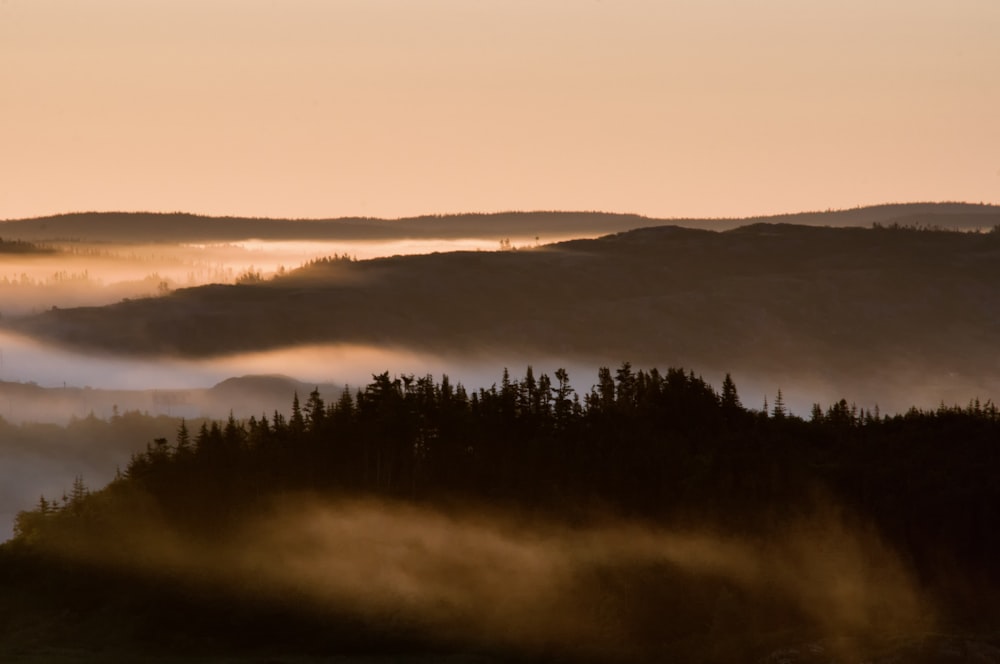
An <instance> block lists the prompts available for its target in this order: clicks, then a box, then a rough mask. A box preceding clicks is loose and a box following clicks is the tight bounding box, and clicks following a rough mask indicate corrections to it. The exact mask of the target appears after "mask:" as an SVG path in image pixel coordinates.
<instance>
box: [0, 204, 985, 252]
mask: <svg viewBox="0 0 1000 664" xmlns="http://www.w3.org/2000/svg"><path fill="white" fill-rule="evenodd" d="M755 221H759V222H766V223H795V224H801V225H809V226H869V225H871V224H872V223H882V224H886V225H890V224H893V223H896V224H899V225H917V226H930V227H940V228H947V229H953V230H976V229H984V228H985V229H988V228H992V227H993V226H995V225H997V224H1000V206H995V205H981V204H980V205H975V204H968V203H905V204H892V205H877V206H871V207H862V208H856V209H853V210H828V211H826V212H802V213H795V214H785V215H771V216H765V217H747V218H732V219H683V218H679V219H656V218H649V217H644V216H641V215H637V214H614V213H606V212H556V211H537V212H500V213H494V214H453V215H426V216H420V217H410V218H403V219H376V218H361V217H345V218H339V219H265V218H253V217H207V216H200V215H193V214H185V213H180V212H176V213H151V212H79V213H71V214H61V215H54V216H48V217H37V218H32V219H13V220H6V221H0V231H2V234H3V235H5V236H8V237H13V238H19V239H22V240H48V241H57V240H58V241H92V242H93V241H100V242H118V243H144V242H226V241H237V240H246V239H249V238H258V239H271V240H291V239H297V240H350V239H369V240H372V239H385V240H389V239H404V238H405V239H414V238H427V239H449V238H451V239H455V238H467V237H482V236H490V235H495V236H497V238H498V239H500V238H504V237H508V236H512V235H519V236H524V237H533V236H539V237H541V238H542V239H544V238H545V237H546V236H552V235H560V236H565V235H572V234H581V235H582V234H588V235H594V234H606V233H613V232H619V231H625V230H631V229H634V228H642V227H647V226H660V225H663V224H672V225H676V226H683V227H685V228H702V229H708V230H718V231H724V230H730V229H732V228H736V227H738V226H742V225H746V224H747V223H749V222H755Z"/></svg>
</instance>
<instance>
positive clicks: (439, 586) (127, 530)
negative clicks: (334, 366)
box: [0, 362, 1000, 661]
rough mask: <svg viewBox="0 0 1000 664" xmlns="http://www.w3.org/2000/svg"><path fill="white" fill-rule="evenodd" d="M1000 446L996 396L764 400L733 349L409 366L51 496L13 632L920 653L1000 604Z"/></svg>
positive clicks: (74, 641)
mask: <svg viewBox="0 0 1000 664" xmlns="http://www.w3.org/2000/svg"><path fill="white" fill-rule="evenodd" d="M998 444H1000V410H998V408H997V406H996V405H995V404H993V403H992V402H985V403H981V402H979V401H978V400H973V401H971V402H970V403H968V404H967V405H963V406H945V405H943V404H942V405H941V406H940V407H939V408H937V409H931V410H921V409H917V408H912V409H910V410H909V411H906V412H902V413H898V414H892V415H887V414H882V413H880V412H878V411H877V410H874V411H873V410H867V409H863V408H861V409H859V408H857V407H856V406H853V405H852V404H850V403H849V402H847V401H846V400H840V401H838V402H836V403H833V404H829V405H820V404H816V405H814V407H813V408H812V412H811V414H810V416H809V417H808V418H802V417H798V416H796V415H793V414H792V413H790V412H789V411H788V409H787V407H786V405H785V403H784V397H783V396H782V394H781V393H780V392H779V393H778V396H777V397H776V398H775V399H774V401H773V403H772V404H770V405H767V404H765V406H764V407H763V408H759V409H755V408H749V407H746V406H745V405H743V404H742V403H741V399H740V396H739V393H738V390H737V387H736V385H735V384H734V382H733V380H732V379H731V378H730V377H729V376H728V375H727V376H726V380H725V381H724V382H723V384H722V386H721V390H718V391H717V390H716V389H714V388H713V387H712V386H711V385H710V384H709V383H707V382H706V381H705V380H703V379H702V378H701V377H700V376H697V375H696V374H695V373H693V372H691V371H687V370H684V369H681V368H670V369H667V370H666V371H664V372H661V371H659V370H657V369H655V368H649V369H643V368H635V367H633V366H632V365H631V364H630V363H628V362H625V363H623V364H621V365H620V366H619V367H617V368H616V369H613V370H612V369H610V368H608V367H603V368H601V369H600V370H599V371H598V374H597V377H596V382H594V384H593V385H592V386H591V387H590V388H589V389H584V390H580V391H578V390H576V389H575V388H574V387H573V386H572V384H571V382H570V378H569V376H568V374H567V372H566V371H565V370H562V369H560V370H557V371H556V372H555V373H554V374H553V375H552V376H549V375H547V374H540V375H535V374H534V372H533V370H532V368H531V367H528V368H527V370H526V371H525V372H524V375H523V376H519V377H514V376H512V375H511V374H510V373H509V372H508V371H507V370H504V371H503V374H502V376H501V377H500V380H499V382H498V383H496V384H494V385H492V386H491V387H490V388H480V389H478V390H466V388H464V387H463V386H462V385H461V384H452V383H451V382H450V380H449V379H448V377H447V376H442V377H441V378H440V379H435V378H434V377H432V376H430V375H425V376H414V375H392V374H390V373H389V372H384V373H381V374H376V375H373V376H372V381H371V382H370V383H369V384H368V385H366V386H364V387H363V388H360V389H356V390H354V391H352V390H350V389H345V390H344V391H343V393H342V394H341V395H340V396H339V398H337V399H335V400H331V402H329V403H327V402H325V401H324V399H323V398H322V397H321V395H320V393H319V391H318V390H314V391H313V392H312V393H310V394H308V395H302V398H301V400H300V398H299V396H298V395H296V396H295V398H294V400H293V403H292V404H291V410H290V411H289V412H287V413H282V412H278V411H275V412H273V413H262V414H261V415H260V416H254V417H250V418H247V419H237V418H234V417H229V418H228V419H227V420H222V421H212V422H208V421H205V422H203V423H202V424H200V425H198V426H197V427H191V428H189V427H188V425H187V424H186V423H183V422H182V424H181V425H180V426H179V428H178V430H177V432H176V436H175V437H174V438H173V439H172V440H171V439H167V438H156V439H154V440H151V441H148V444H147V445H146V448H145V451H143V452H141V453H136V454H135V455H134V456H133V457H132V459H131V461H130V462H129V463H128V464H127V466H126V467H124V468H121V469H119V472H118V473H117V476H116V477H115V479H114V480H113V481H112V482H111V483H110V484H108V485H107V486H106V487H103V488H100V489H91V488H89V487H87V485H86V483H85V481H84V479H83V478H81V477H78V478H77V480H76V481H75V482H74V484H73V486H72V489H71V490H70V491H68V492H67V493H66V495H62V496H42V497H41V498H40V499H39V501H38V504H37V506H36V507H35V509H32V510H28V511H24V512H22V513H20V514H19V515H18V517H17V520H16V526H15V537H14V538H13V539H12V540H11V541H9V542H7V543H5V544H3V545H2V547H0V580H2V588H3V591H2V597H0V619H2V620H0V629H3V630H4V634H3V635H2V636H0V642H3V643H5V644H7V645H6V646H5V647H7V648H8V649H9V650H10V652H14V653H15V654H16V652H17V651H18V650H17V649H18V648H24V649H30V648H32V647H33V646H36V645H37V644H38V643H39V642H44V643H45V644H48V646H47V647H51V644H53V643H57V644H62V645H67V646H71V647H80V644H83V647H84V648H90V649H92V651H93V652H95V653H97V654H101V653H103V655H104V656H109V653H115V652H128V651H129V648H136V647H138V648H141V649H142V651H143V652H150V651H156V652H165V653H181V654H187V655H190V654H192V653H212V652H227V653H228V652H234V651H239V652H257V653H259V652H269V653H284V654H285V655H288V654H289V653H292V654H306V655H310V656H320V655H323V656H329V655H332V654H344V653H353V654H355V655H358V654H363V655H366V656H368V655H372V654H377V655H385V656H389V655H391V654H392V653H401V652H406V653H413V652H424V653H428V654H435V653H436V654H438V655H441V654H442V653H452V654H453V653H465V654H469V653H472V654H474V655H476V656H477V657H482V658H484V659H486V660H487V661H492V659H493V658H496V659H498V660H508V661H509V660H512V659H523V660H525V661H529V660H530V661H536V660H546V661H552V660H566V661H651V660H652V659H660V660H661V661H664V660H667V661H670V660H673V661H753V660H760V659H761V658H764V657H766V656H768V653H773V652H776V649H778V648H780V647H781V646H784V645H788V644H789V643H802V642H806V641H810V640H813V641H814V642H816V643H823V644H829V643H833V642H834V641H831V639H835V638H836V639H840V640H839V641H836V643H840V644H841V647H844V648H847V647H848V646H844V645H843V644H844V643H848V644H850V646H849V647H850V648H853V649H855V650H851V652H853V653H855V654H857V653H858V652H866V653H869V655H870V653H871V652H887V651H885V650H884V649H885V648H895V650H892V652H895V653H896V654H897V655H898V653H899V649H900V648H914V647H917V646H914V645H913V644H914V643H916V642H917V641H914V639H918V636H919V635H926V634H928V633H945V634H954V633H961V634H989V633H991V630H992V626H994V625H995V624H996V621H997V619H998V618H1000V601H998V600H1000V597H998V595H997V594H996V593H994V592H990V591H989V590H988V589H990V588H996V587H998V583H1000V565H998V563H997V561H998V560H1000V529H998V528H997V524H998V521H997V519H998V514H997V509H998V508H997V506H998V505H1000V485H998V483H997V482H996V477H997V476H998V473H1000V447H998ZM365 531H372V532H371V533H370V534H368V535H364V536H362V535H359V533H360V532H365ZM463 533H464V535H463ZM470 533H471V534H470ZM625 533H627V536H625ZM484 542H485V543H484ZM491 575H493V576H491ZM355 577H357V579H358V580H357V581H356V582H354V581H352V580H353V579H354V578H355ZM372 598H375V599H372ZM54 616H58V618H55V617H54ZM823 639H826V640H825V641H824V640H823ZM845 639H846V641H845ZM918 640H919V639H918ZM890 641H891V643H889V642H890ZM977 643H978V642H977ZM887 644H888V645H887ZM823 647H827V645H824V646H823ZM829 647H831V648H832V647H834V646H829ZM977 647H980V648H988V647H990V646H988V645H980V646H977ZM115 648H118V649H119V650H115ZM866 648H867V650H866ZM879 648H882V649H883V650H882V651H880V650H879ZM844 652H847V651H844ZM844 652H841V653H840V654H844ZM991 652H992V651H991ZM276 657H277V655H276ZM274 661H282V660H280V659H277V660H274ZM289 661H291V660H289ZM476 661H479V660H476ZM810 661H812V660H810ZM885 661H889V660H885ZM948 661H951V660H948ZM955 661H971V660H955Z"/></svg>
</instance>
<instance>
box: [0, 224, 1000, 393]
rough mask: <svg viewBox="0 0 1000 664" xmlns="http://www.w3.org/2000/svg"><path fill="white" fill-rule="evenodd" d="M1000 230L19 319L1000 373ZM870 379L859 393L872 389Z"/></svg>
mask: <svg viewBox="0 0 1000 664" xmlns="http://www.w3.org/2000/svg"><path fill="white" fill-rule="evenodd" d="M998 283H1000V233H995V232H994V233H985V234H977V233H956V232H935V231H916V230H907V229H888V228H876V229H861V228H843V229H834V228H812V227H805V226H792V225H774V224H755V225H751V226H746V227H742V228H739V229H735V230H732V231H727V232H724V233H715V232H709V231H702V230H691V229H682V228H677V227H657V228H649V229H640V230H635V231H630V232H627V233H621V234H617V235H612V236H608V237H604V238H601V239H597V240H579V241H573V242H567V243H563V244H558V245H553V246H547V247H541V248H538V249H532V250H521V251H509V252H464V253H463V252H456V253H448V254H434V255H424V256H408V257H393V258H385V259H378V260H370V261H360V262H353V261H346V260H336V261H327V262H320V263H317V264H314V265H312V266H310V267H307V268H303V269H301V270H298V271H295V272H293V273H291V274H289V275H288V276H286V277H283V278H278V279H274V280H271V281H267V282H263V283H254V284H240V285H234V286H222V285H213V286H206V287H200V288H191V289H184V290H179V291H176V292H174V293H172V294H170V295H168V296H165V297H162V298H155V299H142V300H133V301H129V302H122V303H119V304H115V305H112V306H107V307H96V308H77V309H60V310H53V311H47V312H44V313H42V314H40V315H37V316H34V317H29V318H24V319H19V320H14V319H10V320H6V321H5V323H6V324H8V325H11V326H13V327H15V328H16V329H17V330H19V331H23V332H27V333H29V334H31V335H33V336H36V337H39V338H43V339H47V340H50V341H54V342H58V343H61V344H68V345H74V346H77V347H80V348H86V349H101V350H104V351H110V352H115V353H131V354H150V355H155V354H166V355H181V356H189V357H204V356H209V355H215V354H225V353H232V352H239V351H249V350H259V349H266V348H275V347H284V346H291V345H295V344H299V343H322V342H331V343H337V342H350V343H362V344H371V345H382V346H389V347H406V348H410V349H417V350H421V351H426V352H431V353H438V354H445V355H447V356H449V357H453V358H461V357H474V356H475V357H489V356H492V355H500V356H504V354H508V355H514V356H517V355H518V354H519V355H520V356H522V357H523V356H524V355H525V354H529V355H530V354H535V355H539V356H548V357H563V358H579V359H591V360H596V361H615V358H621V357H627V358H630V359H632V360H634V361H638V362H650V363H653V362H660V363H665V362H672V363H685V364H694V365H697V366H701V367H705V368H706V369H720V370H733V371H739V372H749V373H755V374H758V375H766V376H768V378H769V379H778V378H781V377H782V376H790V377H797V378H799V379H810V378H821V379H822V380H825V381H829V382H832V383H834V384H839V383H838V381H840V382H843V381H853V383H852V384H856V385H864V384H865V381H868V380H872V379H874V378H876V377H878V376H882V377H886V380H890V379H891V380H896V381H898V382H900V383H902V384H904V385H906V384H910V385H934V384H939V383H942V384H943V383H947V382H949V381H951V382H953V383H956V384H958V385H961V387H962V389H963V390H966V391H965V392H964V393H963V394H962V395H961V397H962V400H963V401H964V400H967V399H968V398H971V397H972V396H975V394H973V393H969V392H968V390H969V389H973V390H975V392H976V393H978V394H979V395H980V396H983V397H987V396H991V395H992V394H991V390H993V389H995V388H996V386H997V384H998V383H997V381H998V378H1000V365H998V361H997V357H996V353H995V348H996V344H997V340H998V339H1000V291H998V289H997V288H996V284H998ZM859 391H860V390H856V389H855V390H853V391H850V392H848V393H853V394H858V393H859Z"/></svg>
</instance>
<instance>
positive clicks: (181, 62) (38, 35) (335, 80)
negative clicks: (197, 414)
mask: <svg viewBox="0 0 1000 664" xmlns="http://www.w3.org/2000/svg"><path fill="white" fill-rule="evenodd" d="M0 119H2V122H0V218H17V217H23V216H32V215H40V214H49V213H56V212H67V211H75V210H156V211H174V210H183V211H190V212H199V213H208V214H240V215H258V216H290V217H333V216H343V215H372V216H388V217H395V216H406V215H414V214H422V213H434V212H459V211H495V210H510V209H588V210H590V209H598V210H608V211H622V212H638V213H642V214H647V215H651V216H667V217H670V216H736V215H739V216H744V215H750V214H758V213H771V212H789V211H796V210H803V209H808V210H813V209H825V208H829V207H834V208H841V207H852V206H855V205H859V204H868V203H879V202H892V201H912V200H961V201H971V202H980V201H983V202H993V203H1000V2H997V0H949V1H948V2H944V1H942V0H933V1H932V0H907V1H905V2H904V1H902V0H838V1H837V2H832V1H830V2H819V1H818V2H802V1H801V0H755V1H753V2H751V1H750V0H603V1H602V0H495V1H494V0H433V1H432V0H426V1H425V0H281V1H280V2H279V1H277V0H87V1H85V2H84V1H81V0H0Z"/></svg>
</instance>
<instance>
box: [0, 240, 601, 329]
mask: <svg viewBox="0 0 1000 664" xmlns="http://www.w3.org/2000/svg"><path fill="white" fill-rule="evenodd" d="M575 237H584V236H573V237H569V236H566V237H555V236H553V237H546V238H538V237H519V236H512V237H510V238H495V237H489V238H486V237H472V238H462V239H396V240H338V241H292V240H288V241H285V240H254V239H249V240H244V241H240V242H231V243H219V244H181V245H172V244H150V245H115V244H93V243H87V244H84V243H59V242H56V243H51V244H48V245H45V246H47V247H51V248H53V249H56V250H58V251H57V252H55V253H41V254H2V253H0V315H8V316H9V315H18V314H24V313H34V312H38V311H41V310H44V309H49V308H51V307H75V306H97V305H103V304H111V303H113V302H118V301H120V300H122V299H124V298H138V297H149V296H155V295H159V294H163V293H165V292H169V291H171V290H174V289H177V288H186V287H190V286H200V285H204V284H209V283H223V284H225V283H235V282H236V281H239V280H241V279H247V278H251V279H253V278H263V279H267V278H270V277H273V276H274V275H276V274H280V273H281V272H283V271H286V270H293V269H295V268H298V267H301V266H302V265H304V264H306V263H308V262H310V261H312V260H315V259H317V258H325V257H328V256H348V257H351V258H354V259H356V260H366V259H370V258H379V257H383V256H395V255H413V254H427V253H433V252H448V251H495V250H497V249H500V248H502V247H503V248H512V249H516V248H518V247H531V246H536V245H537V244H539V243H540V242H545V243H552V242H560V241H563V240H569V239H573V238H575ZM585 237H594V235H590V236H585Z"/></svg>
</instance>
